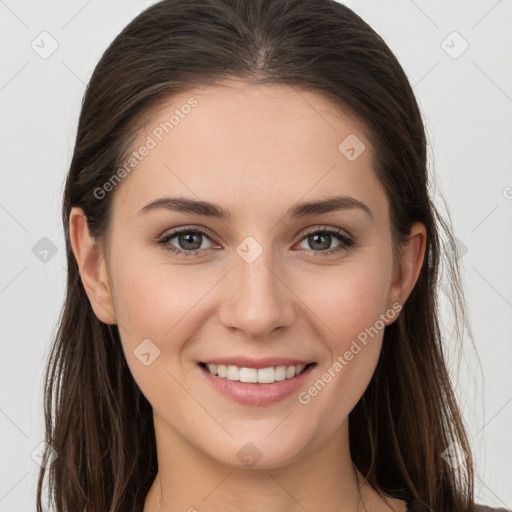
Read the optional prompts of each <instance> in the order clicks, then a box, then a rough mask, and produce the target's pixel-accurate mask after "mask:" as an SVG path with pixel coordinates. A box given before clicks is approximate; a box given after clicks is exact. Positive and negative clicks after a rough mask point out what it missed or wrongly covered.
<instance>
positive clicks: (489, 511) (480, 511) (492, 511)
mask: <svg viewBox="0 0 512 512" xmlns="http://www.w3.org/2000/svg"><path fill="white" fill-rule="evenodd" d="M475 512H512V511H511V510H510V509H507V508H501V507H499V508H494V507H489V506H487V505H475Z"/></svg>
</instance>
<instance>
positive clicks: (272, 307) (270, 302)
mask: <svg viewBox="0 0 512 512" xmlns="http://www.w3.org/2000/svg"><path fill="white" fill-rule="evenodd" d="M271 253H272V251H271V250H263V252H262V253H261V254H260V255H259V256H258V257H257V258H256V260H254V261H252V262H250V260H246V259H244V258H243V257H240V256H239V255H238V254H235V257H234V268H233V269H232V270H231V272H229V273H228V275H227V276H226V279H228V283H227V289H226V295H227V298H226V299H224V300H223V302H222V305H221V306H220V320H221V322H222V325H223V326H224V327H226V328H227V329H230V330H239V331H242V332H243V333H245V335H246V336H248V337H249V338H251V339H268V338H270V337H271V336H272V335H273V331H276V330H278V329H279V328H281V329H280V334H279V335H281V331H282V330H283V329H282V328H285V327H289V326H291V325H292V324H293V322H294V321H295V316H296V307H295V306H296V300H297V299H296V297H295V295H294V293H293V291H292V290H291V288H290V287H289V285H288V283H287V282H286V281H287V279H286V275H285V273H284V271H283V267H282V266H281V265H276V264H275V262H273V257H272V254H271Z"/></svg>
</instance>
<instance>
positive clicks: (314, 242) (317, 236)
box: [301, 227, 355, 257]
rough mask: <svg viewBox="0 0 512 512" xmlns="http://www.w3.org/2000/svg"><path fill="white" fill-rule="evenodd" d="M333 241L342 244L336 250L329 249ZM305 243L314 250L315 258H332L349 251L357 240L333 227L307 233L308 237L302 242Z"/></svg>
mask: <svg viewBox="0 0 512 512" xmlns="http://www.w3.org/2000/svg"><path fill="white" fill-rule="evenodd" d="M333 239H336V240H338V241H339V242H340V243H339V244H338V245H337V246H336V247H335V248H334V249H329V248H330V246H331V243H332V242H333ZM304 241H305V242H306V243H307V244H308V245H309V246H310V247H311V248H312V249H313V252H314V253H315V254H314V256H315V257H318V256H321V257H326V256H330V255H332V254H333V253H337V252H340V251H343V250H347V249H349V248H350V247H353V246H354V245H355V240H354V239H353V238H352V237H351V236H350V235H348V234H347V233H346V232H345V231H342V230H341V229H339V228H332V227H328V228H325V229H320V230H319V229H318V228H316V229H315V230H312V231H310V232H309V233H307V234H306V236H305V237H303V238H302V240H301V242H304ZM316 249H318V250H316ZM325 249H329V250H325Z"/></svg>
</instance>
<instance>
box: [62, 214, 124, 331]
mask: <svg viewBox="0 0 512 512" xmlns="http://www.w3.org/2000/svg"><path fill="white" fill-rule="evenodd" d="M69 234H70V241H71V247H72V249H73V254H74V256H75V260H76V262H77V264H78V269H79V272H80V277H81V279H82V283H83V285H84V289H85V293H87V297H88V298H89V301H90V303H91V306H92V309H93V311H94V314H95V315H96V316H97V317H98V320H100V321H101V322H103V323H105V324H115V323H116V314H115V310H114V305H113V301H112V294H111V291H110V286H109V283H108V277H107V268H106V264H105V257H104V251H103V248H102V247H101V246H100V245H98V244H97V243H96V241H95V240H94V239H93V238H92V237H91V236H90V235H89V227H88V225H87V217H86V215H85V213H84V211H83V210H82V209H81V208H77V207H73V208H71V212H70V218H69Z"/></svg>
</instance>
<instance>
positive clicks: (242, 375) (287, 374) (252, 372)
mask: <svg viewBox="0 0 512 512" xmlns="http://www.w3.org/2000/svg"><path fill="white" fill-rule="evenodd" d="M315 364H316V363H309V364H306V365H304V364H297V365H291V366H284V365H283V366H273V367H272V366H271V367H268V368H259V369H256V368H248V367H243V366H242V367H239V366H235V365H224V364H207V363H199V366H201V367H202V368H204V369H205V370H207V371H209V372H210V373H211V374H212V375H216V376H217V377H221V378H224V379H226V380H231V381H235V382H248V383H257V384H273V383H274V382H279V381H283V380H290V379H293V378H295V377H298V376H299V375H301V374H302V373H303V372H305V371H306V370H307V369H308V368H309V367H310V366H313V365H315Z"/></svg>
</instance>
